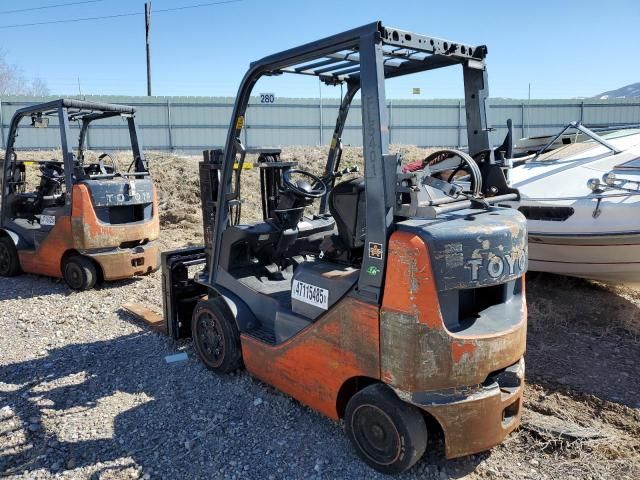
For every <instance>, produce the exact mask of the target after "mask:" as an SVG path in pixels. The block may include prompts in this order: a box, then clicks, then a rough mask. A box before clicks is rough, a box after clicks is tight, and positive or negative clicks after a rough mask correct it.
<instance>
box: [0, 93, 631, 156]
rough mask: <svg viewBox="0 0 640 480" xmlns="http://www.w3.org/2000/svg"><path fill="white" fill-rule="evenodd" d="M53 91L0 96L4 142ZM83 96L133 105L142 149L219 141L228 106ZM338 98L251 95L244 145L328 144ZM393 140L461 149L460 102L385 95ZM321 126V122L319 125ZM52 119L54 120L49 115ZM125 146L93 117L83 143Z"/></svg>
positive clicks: (563, 108)
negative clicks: (20, 113)
mask: <svg viewBox="0 0 640 480" xmlns="http://www.w3.org/2000/svg"><path fill="white" fill-rule="evenodd" d="M53 99H55V97H47V98H41V97H38V98H35V97H2V98H0V101H1V102H2V108H1V110H0V111H1V113H2V130H1V133H2V135H1V136H0V140H1V145H2V146H3V147H4V144H5V139H6V135H7V131H8V127H9V122H10V119H11V116H12V115H13V113H14V112H15V110H16V109H17V108H21V107H23V106H25V105H27V104H30V103H38V102H43V101H47V100H53ZM86 100H92V101H98V102H107V103H123V104H128V105H133V106H135V107H136V108H137V114H136V117H137V124H138V129H139V132H140V137H141V138H140V140H141V142H142V144H143V146H144V147H145V148H146V149H148V150H184V151H188V150H202V149H205V148H216V147H221V146H222V145H224V142H225V139H226V135H227V129H228V128H229V121H230V117H231V113H232V111H233V98H230V97H114V96H89V97H86ZM488 106H489V108H488V118H489V123H490V125H491V126H492V127H493V128H494V132H493V133H492V136H493V141H494V143H496V144H498V143H501V141H502V138H503V137H504V135H505V133H506V128H505V126H506V122H507V119H509V118H510V119H512V121H513V125H514V136H515V137H516V138H519V137H522V136H528V135H541V134H550V133H555V132H557V131H558V129H559V128H560V127H561V126H563V125H565V124H567V123H568V122H570V121H574V120H581V121H582V122H583V123H584V124H586V125H592V126H606V125H622V124H640V99H628V100H626V99H613V100H591V99H584V100H582V99H571V100H531V101H530V102H529V101H527V100H510V99H491V100H490V101H489V104H488ZM338 107H339V101H338V100H337V99H334V98H331V99H323V102H322V109H321V108H320V103H319V100H318V99H307V98H277V99H276V102H275V103H274V104H271V105H262V104H260V103H259V98H258V97H252V98H251V101H250V102H249V108H248V110H247V115H246V121H245V127H246V128H245V131H244V132H243V140H244V141H245V143H246V144H247V146H250V147H257V146H286V145H318V144H320V143H323V144H327V143H328V142H329V141H330V139H331V135H332V133H333V128H334V125H335V118H336V115H337V113H338ZM360 115H361V113H360V101H359V100H355V101H354V104H353V105H352V106H351V110H350V113H349V117H348V118H347V123H346V127H345V131H344V135H343V141H344V143H345V144H348V145H361V144H362V130H361V123H362V122H361V117H360ZM387 115H388V117H389V120H390V122H389V123H390V128H389V131H390V139H391V142H392V143H398V144H413V145H420V146H451V147H456V146H458V147H464V146H465V143H466V126H465V122H466V120H465V109H464V102H462V101H460V100H428V101H427V100H389V101H388V102H387ZM321 124H322V128H321ZM50 125H51V126H52V127H55V126H56V125H57V122H56V119H51V122H50ZM72 128H74V129H76V130H74V136H75V135H77V133H76V132H77V126H76V125H74V124H72ZM17 145H18V147H19V148H25V149H29V148H55V147H58V146H59V135H58V132H57V130H56V129H52V128H49V129H46V130H44V129H43V130H35V129H33V128H30V127H26V128H23V129H21V131H20V137H19V139H18V144H17ZM128 145H129V138H128V131H127V126H126V122H125V121H123V120H122V119H120V118H113V119H109V120H106V121H103V122H101V123H100V124H98V123H96V124H94V126H92V127H91V128H90V131H89V146H90V148H95V149H99V150H109V149H119V148H123V147H127V146H128Z"/></svg>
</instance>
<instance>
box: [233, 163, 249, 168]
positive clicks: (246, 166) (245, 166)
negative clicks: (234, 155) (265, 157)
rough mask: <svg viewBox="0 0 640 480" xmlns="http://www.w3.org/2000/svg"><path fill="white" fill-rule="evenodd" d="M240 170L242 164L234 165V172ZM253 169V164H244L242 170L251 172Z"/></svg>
mask: <svg viewBox="0 0 640 480" xmlns="http://www.w3.org/2000/svg"><path fill="white" fill-rule="evenodd" d="M239 168H240V164H239V163H238V162H236V163H234V164H233V169H234V170H238V169H239ZM252 168H253V163H251V162H244V163H243V164H242V170H251V169H252Z"/></svg>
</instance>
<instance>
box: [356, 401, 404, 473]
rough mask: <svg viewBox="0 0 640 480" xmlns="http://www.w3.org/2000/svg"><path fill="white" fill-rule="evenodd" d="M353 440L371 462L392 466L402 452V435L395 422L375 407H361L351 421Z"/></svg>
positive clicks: (367, 405)
mask: <svg viewBox="0 0 640 480" xmlns="http://www.w3.org/2000/svg"><path fill="white" fill-rule="evenodd" d="M351 430H352V432H353V438H354V439H355V441H356V443H357V445H358V447H359V448H360V450H361V451H362V453H364V454H365V455H366V456H367V457H368V458H369V459H371V461H373V462H375V463H377V464H379V465H391V464H392V463H394V462H395V461H396V460H397V459H398V457H399V456H400V452H401V442H400V434H399V432H398V430H397V429H396V426H395V424H394V423H393V420H391V417H389V415H387V414H386V413H385V412H384V411H383V410H381V409H380V408H378V407H376V406H375V405H369V404H366V405H360V406H359V407H358V408H357V409H356V410H355V411H354V412H353V416H352V420H351Z"/></svg>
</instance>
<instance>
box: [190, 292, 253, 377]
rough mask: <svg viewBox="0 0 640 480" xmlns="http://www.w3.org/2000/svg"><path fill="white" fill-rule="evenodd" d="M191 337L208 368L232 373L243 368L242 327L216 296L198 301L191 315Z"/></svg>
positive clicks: (218, 371)
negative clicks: (239, 327) (240, 329)
mask: <svg viewBox="0 0 640 480" xmlns="http://www.w3.org/2000/svg"><path fill="white" fill-rule="evenodd" d="M191 336H192V337H193V345H194V347H195V350H196V353H197V354H198V357H200V360H202V363H204V364H205V366H206V367H207V368H208V369H210V370H213V371H214V372H217V373H229V372H233V371H234V370H237V369H239V368H241V367H242V347H241V345H240V332H239V331H238V326H237V325H236V321H235V319H234V318H233V317H232V316H231V315H230V314H229V313H227V312H225V309H224V308H221V306H220V305H219V304H218V301H216V299H211V300H200V301H199V302H198V304H197V305H196V308H194V310H193V316H192V318H191Z"/></svg>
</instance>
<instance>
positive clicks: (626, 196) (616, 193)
mask: <svg viewBox="0 0 640 480" xmlns="http://www.w3.org/2000/svg"><path fill="white" fill-rule="evenodd" d="M571 126H572V127H574V128H576V129H578V130H580V131H581V132H582V133H583V134H584V137H585V138H584V139H583V141H582V142H580V143H575V144H570V145H567V146H564V147H560V148H557V149H555V150H553V151H550V152H546V153H543V154H538V155H536V156H534V157H531V158H529V159H527V160H520V161H518V160H516V165H517V166H515V167H513V168H512V169H510V171H509V173H508V176H509V180H510V183H511V186H513V187H514V188H517V189H518V190H519V192H520V196H521V198H520V200H519V202H517V203H516V204H513V205H512V206H514V207H517V208H518V209H519V210H520V211H522V212H523V213H524V214H525V216H526V217H527V218H528V229H529V270H533V271H542V272H551V273H558V274H563V275H570V276H575V277H583V278H589V279H594V280H600V281H605V282H614V283H640V129H627V130H618V131H613V132H609V133H606V134H602V135H598V134H596V133H594V132H592V131H591V130H589V129H587V128H585V127H583V126H582V125H580V124H579V123H573V124H571ZM567 129H568V127H567V128H565V130H563V132H561V134H560V135H559V136H558V138H561V137H562V135H564V134H565V133H566V130H567ZM549 140H550V142H551V143H553V142H552V140H553V139H549ZM518 163H520V164H519V165H518Z"/></svg>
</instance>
